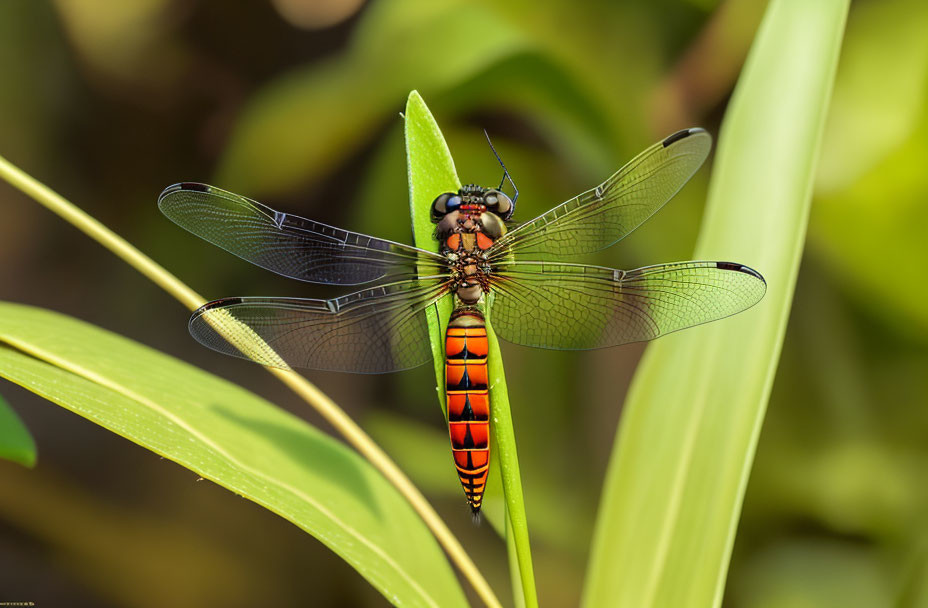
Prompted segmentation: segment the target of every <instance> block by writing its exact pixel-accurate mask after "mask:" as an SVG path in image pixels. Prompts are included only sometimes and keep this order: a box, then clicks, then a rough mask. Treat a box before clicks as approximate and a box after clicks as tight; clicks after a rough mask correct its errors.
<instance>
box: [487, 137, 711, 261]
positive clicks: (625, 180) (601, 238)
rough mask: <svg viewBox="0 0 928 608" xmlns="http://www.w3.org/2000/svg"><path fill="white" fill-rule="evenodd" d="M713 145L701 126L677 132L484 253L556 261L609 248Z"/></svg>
mask: <svg viewBox="0 0 928 608" xmlns="http://www.w3.org/2000/svg"><path fill="white" fill-rule="evenodd" d="M711 147H712V138H711V137H710V136H709V134H708V133H706V131H704V130H703V129H685V130H683V131H678V132H677V133H674V134H673V135H671V136H670V137H668V138H666V139H665V140H663V141H662V142H659V143H656V144H654V145H653V146H651V147H650V148H648V149H647V150H645V151H644V152H642V153H641V154H639V155H638V156H636V157H635V158H634V159H633V160H632V161H631V162H629V163H628V164H627V165H625V166H624V167H622V168H621V169H619V170H618V171H617V172H616V173H615V174H614V175H613V176H612V177H610V178H609V179H607V180H606V181H605V182H603V183H602V184H600V185H599V186H597V187H596V188H593V189H592V190H588V191H587V192H584V193H583V194H580V195H578V196H576V197H574V198H572V199H570V200H569V201H566V202H564V203H562V204H560V205H558V206H557V207H554V208H553V209H551V210H550V211H548V212H547V213H545V214H543V215H540V216H538V217H537V218H535V219H534V220H531V221H528V222H526V223H524V224H522V225H520V226H518V227H517V228H515V229H513V230H511V231H510V232H508V233H506V234H505V235H503V236H502V237H501V238H499V239H498V240H497V241H496V242H495V243H494V245H493V247H492V248H491V249H490V251H489V252H488V256H489V258H490V259H491V260H495V261H499V260H502V259H504V258H506V257H507V256H508V255H509V254H516V257H517V258H519V257H523V256H524V257H526V258H527V259H536V260H552V261H554V260H557V259H559V258H562V257H563V256H565V255H575V254H581V253H592V252H594V251H599V250H600V249H604V248H606V247H609V246H610V245H613V244H615V243H616V242H618V241H619V240H621V239H622V238H624V237H625V236H626V235H628V234H629V233H631V232H632V231H633V230H634V229H635V228H637V227H638V226H640V225H641V224H642V223H643V222H644V221H645V220H647V219H648V218H649V217H651V216H652V215H653V214H654V213H655V212H656V211H657V210H658V209H660V208H661V207H663V206H664V204H665V203H666V202H667V201H669V200H670V199H671V198H672V197H673V195H674V194H676V193H677V192H678V191H679V190H680V189H681V188H682V187H683V185H684V184H686V182H687V181H689V179H690V177H692V176H693V174H694V173H695V172H696V170H697V169H699V167H700V166H702V163H703V162H704V161H705V160H706V157H707V156H708V155H709V150H710V148H711Z"/></svg>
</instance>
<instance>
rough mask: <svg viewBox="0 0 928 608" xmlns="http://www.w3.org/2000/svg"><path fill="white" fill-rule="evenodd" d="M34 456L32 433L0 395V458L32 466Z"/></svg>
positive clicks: (33, 464)
mask: <svg viewBox="0 0 928 608" xmlns="http://www.w3.org/2000/svg"><path fill="white" fill-rule="evenodd" d="M35 457H36V448H35V440H34V439H33V438H32V434H31V433H29V429H28V428H26V425H25V424H24V423H23V421H22V420H21V419H20V417H19V416H18V415H17V414H16V411H15V410H13V408H11V407H10V404H9V403H7V402H6V401H4V400H3V397H0V458H4V459H6V460H9V461H11V462H18V463H19V464H21V465H23V466H24V467H29V468H32V467H34V466H35Z"/></svg>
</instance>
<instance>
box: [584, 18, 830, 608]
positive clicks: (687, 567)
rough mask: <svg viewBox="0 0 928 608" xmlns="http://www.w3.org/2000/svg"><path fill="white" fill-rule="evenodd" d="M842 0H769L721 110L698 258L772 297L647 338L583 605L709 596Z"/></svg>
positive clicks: (816, 136)
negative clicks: (762, 286)
mask: <svg viewBox="0 0 928 608" xmlns="http://www.w3.org/2000/svg"><path fill="white" fill-rule="evenodd" d="M847 8H848V1H847V0H822V1H819V2H806V1H805V0H772V2H771V3H770V4H769V6H768V8H767V12H766V14H765V16H764V20H763V22H762V24H761V26H760V29H759V31H758V34H757V37H756V39H755V41H754V44H753V46H752V48H751V52H750V54H749V56H748V60H747V62H746V64H745V67H744V70H743V72H742V75H741V77H740V79H739V82H738V85H737V87H736V89H735V93H734V96H733V98H732V100H731V103H730V105H729V108H728V110H727V112H726V115H725V118H724V121H723V124H722V133H721V137H720V141H719V147H718V156H717V159H716V163H715V167H714V172H713V176H712V182H711V186H710V191H709V201H708V205H707V209H706V216H705V219H704V222H703V226H702V230H701V233H700V238H699V242H698V245H697V248H696V254H695V257H696V258H697V259H720V260H732V261H737V262H741V263H744V264H748V265H749V266H752V267H753V268H756V269H757V270H759V271H760V272H761V273H762V274H763V275H764V276H765V277H766V279H767V283H768V291H767V295H766V298H765V299H764V301H762V302H761V303H760V304H759V305H757V306H756V307H755V308H754V309H752V310H749V311H747V312H745V313H742V314H740V315H738V316H736V317H734V318H732V319H726V320H723V321H719V322H716V323H712V324H709V325H707V326H703V327H699V328H694V329H691V330H688V331H685V332H681V333H680V334H677V335H674V336H668V337H666V338H662V339H661V340H659V341H658V342H657V343H656V344H654V345H652V346H650V347H649V348H648V351H647V353H646V355H645V357H644V360H643V361H642V364H641V367H640V368H639V370H638V372H637V374H636V376H635V380H634V382H633V384H632V387H631V390H630V392H629V396H628V400H627V403H626V406H625V411H624V414H623V420H622V423H621V428H620V431H619V436H618V440H617V444H616V447H615V449H614V452H613V455H612V460H611V462H610V465H609V470H608V472H607V479H606V486H605V488H604V493H603V498H602V502H601V504H600V512H599V515H598V521H597V527H596V534H595V536H594V541H593V543H594V544H593V549H592V556H591V562H590V569H589V572H588V575H587V581H586V589H585V597H584V601H585V605H586V606H590V607H596V606H618V607H621V606H630V607H634V608H648V607H651V606H679V607H685V606H698V607H700V608H701V607H703V606H718V605H720V604H721V601H722V593H723V590H724V586H725V576H726V571H727V568H728V562H729V558H730V555H731V549H732V545H733V542H734V535H735V529H736V527H737V523H738V517H739V514H740V509H741V502H742V499H743V496H744V491H745V487H746V485H747V479H748V473H749V471H750V469H751V463H752V460H753V455H754V451H755V447H756V445H757V438H758V435H759V432H760V427H761V423H762V422H763V417H764V411H765V408H766V404H767V399H768V396H769V393H770V388H771V385H772V382H773V377H774V373H775V371H776V367H777V361H778V359H779V353H780V347H781V345H782V341H783V335H784V332H785V330H786V323H787V319H788V316H789V310H790V303H791V301H792V295H793V289H794V285H795V281H796V275H797V272H798V268H799V260H800V257H801V254H802V248H803V241H804V237H805V228H806V222H807V216H808V211H809V201H810V196H811V191H812V182H813V178H814V176H815V167H816V160H817V158H818V153H819V148H820V144H821V139H822V132H823V127H824V122H825V116H826V109H827V107H828V102H829V98H830V93H831V89H832V83H833V80H834V74H835V69H836V65H837V61H838V54H839V51H840V47H841V37H842V33H843V29H844V22H845V18H846V14H847Z"/></svg>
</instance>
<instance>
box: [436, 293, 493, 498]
mask: <svg viewBox="0 0 928 608" xmlns="http://www.w3.org/2000/svg"><path fill="white" fill-rule="evenodd" d="M487 353H488V345H487V330H486V326H485V322H484V319H483V315H482V314H481V313H480V312H479V311H477V310H473V309H461V310H456V311H455V312H454V314H453V315H452V316H451V321H450V322H449V323H448V329H447V331H446V333H445V384H446V390H447V397H448V431H449V434H450V436H451V451H452V454H453V455H454V465H455V467H456V468H457V471H458V478H459V479H460V480H461V486H462V487H463V488H464V495H465V496H466V497H467V502H468V504H469V505H470V507H471V509H473V510H474V512H475V513H476V512H478V511H479V510H480V503H481V502H482V501H483V491H484V489H485V488H486V483H487V473H488V471H489V467H490V396H489V388H488V386H487Z"/></svg>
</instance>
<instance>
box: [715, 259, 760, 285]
mask: <svg viewBox="0 0 928 608" xmlns="http://www.w3.org/2000/svg"><path fill="white" fill-rule="evenodd" d="M715 267H716V268H721V269H722V270H732V271H734V272H740V273H743V274H748V275H751V276H752V277H754V278H755V279H760V281H761V283H763V284H764V285H765V286H766V285H767V281H766V280H765V279H764V277H763V275H761V273H759V272H757V271H756V270H754V269H753V268H751V267H750V266H745V265H744V264H739V263H737V262H716V263H715Z"/></svg>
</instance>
